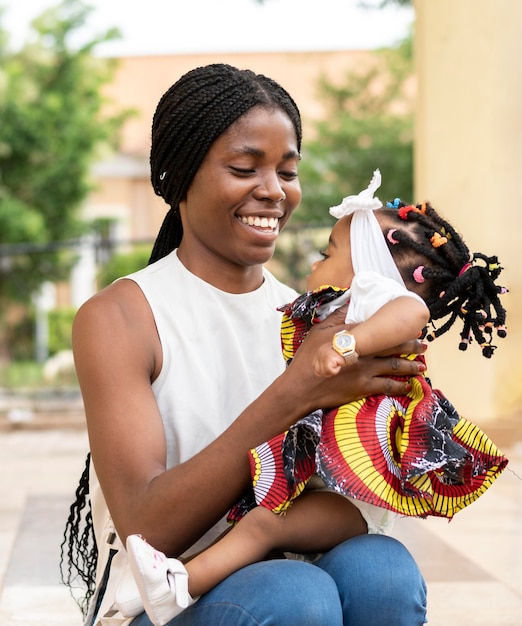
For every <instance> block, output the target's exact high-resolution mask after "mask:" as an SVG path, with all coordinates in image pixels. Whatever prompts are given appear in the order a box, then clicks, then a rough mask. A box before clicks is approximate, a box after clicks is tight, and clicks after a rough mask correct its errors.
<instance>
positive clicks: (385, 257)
mask: <svg viewBox="0 0 522 626" xmlns="http://www.w3.org/2000/svg"><path fill="white" fill-rule="evenodd" d="M380 186H381V172H380V171H379V170H378V169H377V170H375V172H374V173H373V177H372V180H371V181H370V184H369V185H368V187H367V188H366V189H364V190H363V191H361V193H359V194H358V195H356V196H348V197H346V198H344V199H343V201H342V202H341V204H339V205H338V206H334V207H331V209H330V215H333V217H336V218H337V219H341V217H346V216H347V215H352V214H353V217H352V223H351V226H350V246H351V250H352V265H353V271H354V273H355V274H358V273H359V272H362V271H368V270H370V271H373V272H377V273H379V274H381V275H382V276H385V277H387V278H392V279H393V280H395V281H397V282H398V283H399V284H400V285H404V281H403V280H402V276H401V275H400V273H399V270H398V269H397V266H396V265H395V261H394V260H393V257H392V255H391V252H390V250H389V249H388V245H387V244H386V241H385V240H384V235H383V234H382V230H381V227H380V226H379V222H378V221H377V218H376V217H375V215H374V213H373V212H374V210H375V209H379V208H380V207H382V202H381V201H380V200H379V198H375V197H374V194H375V192H376V191H377V189H379V187H380Z"/></svg>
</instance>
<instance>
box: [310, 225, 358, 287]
mask: <svg viewBox="0 0 522 626" xmlns="http://www.w3.org/2000/svg"><path fill="white" fill-rule="evenodd" d="M351 223H352V216H351V215H349V216H348V217H343V218H341V219H340V220H339V221H338V222H337V223H336V224H335V226H334V227H333V228H332V232H331V233H330V239H329V240H328V247H327V248H326V250H324V252H321V255H322V257H323V258H322V259H320V260H319V261H316V262H315V263H314V264H313V265H312V272H311V273H310V274H309V275H308V276H307V277H306V285H307V289H309V290H311V289H318V288H319V287H322V286H323V285H333V286H335V287H349V286H350V283H351V282H352V279H353V266H352V251H351V247H350V224H351Z"/></svg>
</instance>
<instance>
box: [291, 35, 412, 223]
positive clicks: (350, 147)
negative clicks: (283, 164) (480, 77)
mask: <svg viewBox="0 0 522 626" xmlns="http://www.w3.org/2000/svg"><path fill="white" fill-rule="evenodd" d="M412 65H413V64H412V42H411V38H410V39H408V40H406V41H404V42H403V43H402V44H401V45H399V46H398V47H397V48H387V49H382V50H378V51H375V53H374V54H373V55H372V56H371V57H369V58H368V63H367V64H365V65H364V66H362V67H360V68H358V69H357V70H355V71H352V72H350V73H348V74H347V75H346V77H345V80H344V81H343V83H342V84H341V85H334V84H333V83H331V82H329V81H328V80H327V79H326V78H324V77H323V78H322V80H321V85H320V87H319V89H320V92H321V94H322V98H323V99H324V101H325V102H326V107H327V113H326V115H325V116H324V120H323V121H320V122H319V123H317V125H316V135H315V137H314V138H313V139H312V140H310V141H308V142H306V143H305V144H304V146H303V161H302V163H301V166H300V179H301V184H302V187H303V201H302V205H301V207H300V208H299V210H298V211H297V212H296V214H295V216H294V217H293V218H292V223H293V224H294V225H296V223H297V224H300V223H307V224H325V223H326V224H328V223H331V221H330V220H329V218H328V208H329V207H330V206H333V205H336V204H339V202H340V201H341V200H342V198H343V197H344V196H347V195H350V194H355V193H358V192H359V191H360V190H361V189H364V188H365V187H366V186H367V185H368V183H369V181H370V179H371V177H372V173H373V171H374V170H375V168H377V167H378V168H380V170H381V172H382V175H383V184H382V188H381V189H380V190H379V197H380V198H381V200H388V199H392V198H394V197H395V196H397V195H400V196H401V197H403V198H404V199H407V200H411V199H412V189H413V113H412V107H413V96H412V82H411V80H412V75H413V68H412Z"/></svg>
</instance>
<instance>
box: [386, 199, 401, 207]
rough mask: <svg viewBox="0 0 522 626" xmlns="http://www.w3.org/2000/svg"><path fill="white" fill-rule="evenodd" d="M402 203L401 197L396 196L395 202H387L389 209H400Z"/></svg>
mask: <svg viewBox="0 0 522 626" xmlns="http://www.w3.org/2000/svg"><path fill="white" fill-rule="evenodd" d="M400 204H401V199H400V198H395V200H394V201H393V202H387V203H386V206H387V207H388V208H389V209H398V208H399V206H400Z"/></svg>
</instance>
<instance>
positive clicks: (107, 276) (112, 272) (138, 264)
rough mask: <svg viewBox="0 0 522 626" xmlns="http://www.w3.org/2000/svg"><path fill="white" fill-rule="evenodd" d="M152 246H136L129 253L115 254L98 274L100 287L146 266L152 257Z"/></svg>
mask: <svg viewBox="0 0 522 626" xmlns="http://www.w3.org/2000/svg"><path fill="white" fill-rule="evenodd" d="M150 251H151V247H150V246H147V247H142V248H136V250H133V251H132V252H130V253H127V254H121V253H120V254H114V255H113V256H112V257H111V258H110V259H109V261H107V263H105V265H104V266H103V267H102V269H101V270H100V272H99V274H98V283H99V287H100V288H103V287H106V286H107V285H110V284H111V283H112V282H113V281H115V280H116V279H117V278H121V277H122V276H127V275H128V274H132V273H133V272H137V271H138V270H139V269H141V268H142V267H145V266H146V265H147V263H148V260H149V257H150Z"/></svg>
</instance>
